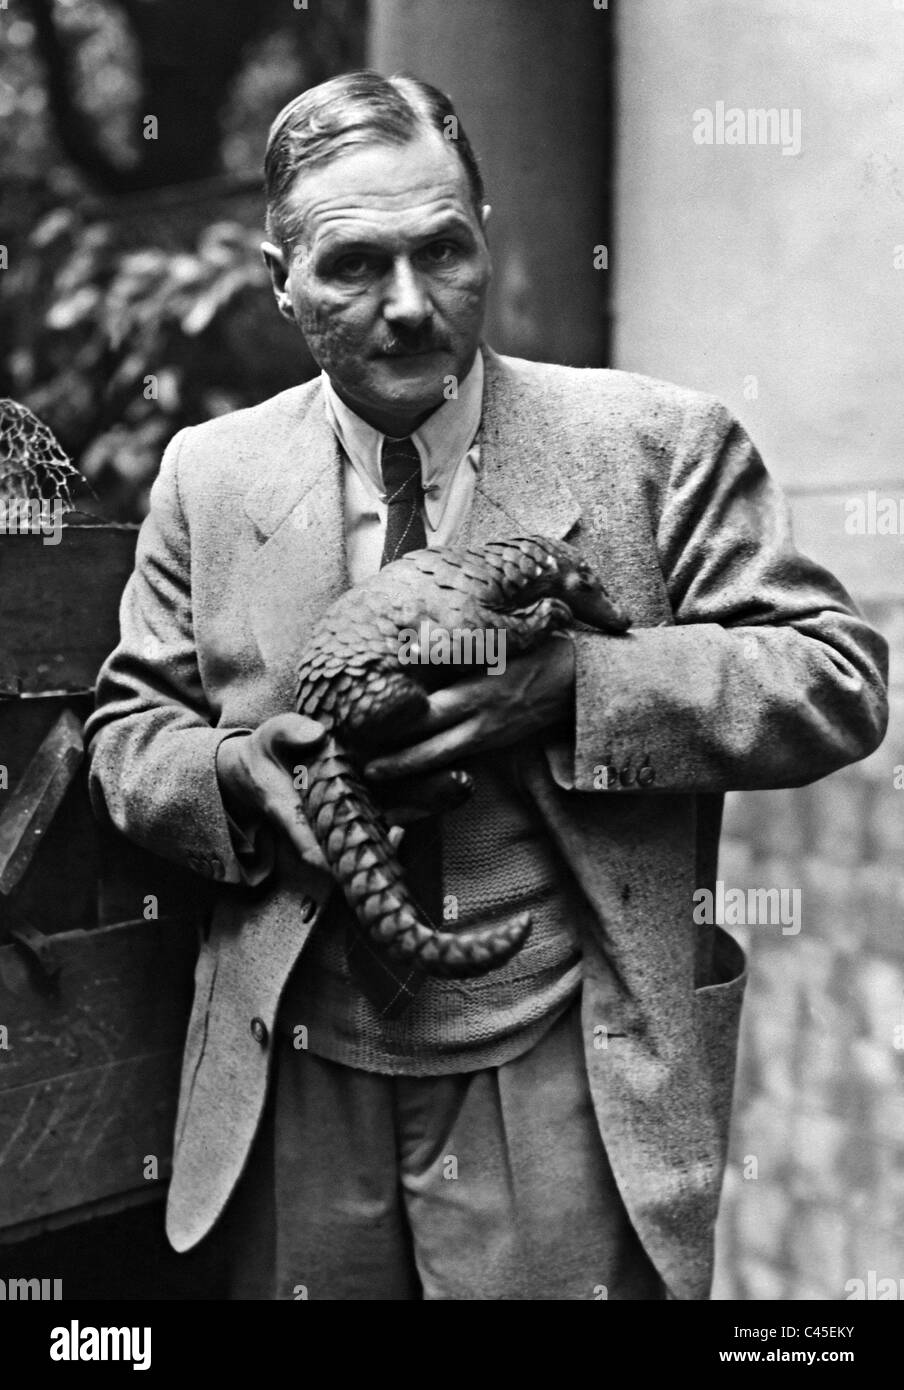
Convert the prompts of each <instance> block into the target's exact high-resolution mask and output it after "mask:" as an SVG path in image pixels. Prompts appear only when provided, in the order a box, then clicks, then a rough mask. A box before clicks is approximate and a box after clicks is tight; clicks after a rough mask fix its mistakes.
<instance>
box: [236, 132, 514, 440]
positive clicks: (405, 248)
mask: <svg viewBox="0 0 904 1390" xmlns="http://www.w3.org/2000/svg"><path fill="white" fill-rule="evenodd" d="M488 212H489V209H488V208H486V209H484V212H483V217H482V218H478V216H477V214H476V212H475V210H474V207H473V205H472V202H471V193H470V186H469V184H468V179H467V175H466V173H465V170H464V167H463V166H462V163H461V161H460V160H459V158H458V156H457V154H456V153H455V150H454V147H453V146H452V145H451V143H450V142H448V141H446V140H443V139H442V137H441V136H439V135H437V134H435V133H434V132H432V131H430V132H426V133H424V134H422V135H419V136H418V137H417V138H416V139H413V140H411V141H410V142H409V143H408V144H406V145H366V146H362V147H361V148H359V149H354V150H351V151H349V152H348V153H347V154H343V155H340V156H339V157H337V158H336V159H335V160H331V161H330V162H329V163H328V164H325V165H323V166H321V167H318V168H315V169H312V170H310V171H308V172H303V173H301V174H300V175H299V176H298V178H297V180H296V182H295V186H294V188H293V189H292V191H291V194H290V197H289V203H288V208H287V213H288V220H289V223H290V225H292V226H294V227H297V228H299V229H300V230H299V234H298V236H297V237H296V240H295V243H294V245H293V248H292V251H291V254H290V256H289V257H288V259H286V258H285V257H284V256H283V255H282V253H281V252H280V251H279V250H278V248H276V247H275V246H272V245H270V244H269V243H265V245H264V248H263V250H264V256H265V259H266V260H267V263H268V266H269V268H270V272H271V275H272V277H273V282H274V288H275V290H276V295H277V303H278V304H279V307H280V311H281V312H282V313H284V314H286V316H287V317H290V318H293V319H294V320H295V322H296V323H297V324H298V326H299V328H300V329H301V331H302V333H303V334H304V336H305V338H306V340H307V344H308V347H309V348H310V350H311V353H312V354H313V356H314V358H315V360H316V361H317V362H318V363H319V365H320V366H321V367H322V368H323V369H324V371H326V373H327V375H328V376H329V377H330V380H331V382H332V384H333V386H334V387H335V389H336V390H337V391H338V393H339V395H340V396H341V397H342V398H343V399H344V400H345V401H346V402H347V403H348V404H349V405H350V406H351V408H352V409H353V410H356V411H357V413H358V414H360V415H362V416H363V417H364V418H365V419H370V420H371V423H373V424H375V425H376V426H377V428H381V427H382V428H383V429H384V431H385V432H387V433H389V432H392V427H393V425H395V427H396V428H400V429H404V430H405V431H406V432H407V431H408V430H409V429H412V428H414V426H415V424H416V423H417V421H418V420H420V419H422V418H424V417H425V416H426V415H428V414H429V413H430V412H431V411H432V410H433V409H435V408H436V407H437V406H438V405H440V404H441V403H442V401H443V400H444V399H445V398H446V396H447V395H448V392H447V391H446V390H445V388H446V387H447V385H448V378H449V377H454V378H456V379H457V380H461V378H462V377H464V376H465V375H466V374H467V372H468V370H469V369H470V367H471V364H472V362H473V360H474V354H475V352H476V350H477V346H478V343H479V341H480V334H481V329H482V325H483V316H484V307H485V302H486V293H487V286H488V284H489V279H490V273H491V267H490V256H489V251H488V250H487V244H486V240H485V237H484V231H483V222H484V221H485V219H486V215H487V214H488Z"/></svg>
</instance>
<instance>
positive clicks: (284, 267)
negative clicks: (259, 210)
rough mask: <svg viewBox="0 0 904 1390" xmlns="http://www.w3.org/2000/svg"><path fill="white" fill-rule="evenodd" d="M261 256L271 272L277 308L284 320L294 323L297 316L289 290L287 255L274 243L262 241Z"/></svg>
mask: <svg viewBox="0 0 904 1390" xmlns="http://www.w3.org/2000/svg"><path fill="white" fill-rule="evenodd" d="M261 255H262V256H263V259H264V265H265V266H266V267H267V270H268V271H269V272H270V283H271V284H272V286H273V293H274V295H275V297H276V307H277V309H278V310H279V312H280V313H281V314H282V316H283V318H287V319H291V320H292V321H293V322H294V319H295V314H294V311H293V309H292V299H291V296H290V295H289V290H288V279H289V266H288V262H287V261H286V253H285V251H283V250H282V249H281V247H279V246H275V245H274V244H273V242H272V241H262V242H261Z"/></svg>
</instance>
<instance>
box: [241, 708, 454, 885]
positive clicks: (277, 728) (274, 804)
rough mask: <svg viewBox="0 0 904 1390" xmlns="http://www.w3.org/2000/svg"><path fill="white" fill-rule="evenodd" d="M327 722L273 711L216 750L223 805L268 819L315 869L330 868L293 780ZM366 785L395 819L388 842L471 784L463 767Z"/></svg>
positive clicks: (246, 821) (247, 817)
mask: <svg viewBox="0 0 904 1390" xmlns="http://www.w3.org/2000/svg"><path fill="white" fill-rule="evenodd" d="M325 738H326V729H325V728H324V726H323V725H322V724H318V723H317V721H316V720H314V719H308V718H307V716H306V715H303V714H275V715H273V716H272V718H270V719H267V720H265V721H264V723H263V724H261V725H260V727H259V728H257V729H255V731H254V733H251V734H234V735H232V736H231V737H230V738H225V739H223V742H222V743H221V744H220V746H219V748H218V749H217V780H218V782H219V785H220V793H221V795H222V798H223V805H224V806H225V808H226V810H227V811H228V813H229V815H230V816H231V817H232V819H233V820H234V821H235V822H236V824H237V825H238V826H239V827H240V829H242V830H245V829H249V830H250V829H253V828H254V827H255V826H256V825H258V824H260V822H261V821H262V820H266V821H268V822H269V823H270V824H271V825H272V826H274V827H275V828H276V829H277V830H279V831H281V832H282V833H283V835H284V836H285V837H286V839H287V840H288V841H289V843H290V844H291V845H292V846H293V848H294V849H295V851H296V853H297V854H298V856H299V858H300V859H302V861H303V862H304V863H306V864H309V865H311V866H312V867H313V868H318V869H324V870H325V869H326V867H327V866H326V862H325V860H324V858H323V855H322V854H321V851H320V846H319V845H318V844H317V841H316V839H315V837H314V832H313V831H312V830H311V828H310V826H309V824H308V821H307V818H306V816H305V814H304V810H303V807H302V804H301V797H300V795H299V791H298V789H297V787H296V785H295V778H296V774H297V773H298V771H299V769H301V768H303V767H307V766H308V765H309V764H310V761H311V759H312V757H314V756H316V754H317V752H318V750H319V749H320V747H321V745H322V743H323V740H324V739H325ZM368 790H369V791H370V792H371V794H372V795H374V796H375V799H376V800H378V801H379V802H380V803H381V804H382V806H383V809H384V812H385V815H386V819H387V820H388V821H389V822H390V825H391V827H392V828H391V829H390V831H389V838H390V842H391V843H392V845H393V847H394V848H397V847H398V845H399V843H400V841H401V839H402V836H403V835H404V833H405V832H404V830H403V828H402V827H403V826H404V825H407V824H409V823H410V822H411V821H413V820H417V819H419V818H421V817H423V816H427V815H437V814H440V813H442V812H443V811H450V810H452V809H454V807H456V806H459V805H461V804H462V802H464V801H466V800H467V799H468V797H469V796H470V794H471V791H472V790H473V784H472V781H471V778H470V777H469V776H468V775H467V774H466V773H464V772H459V771H455V770H453V769H445V770H443V771H442V772H438V773H433V774H430V775H421V776H418V777H406V778H404V779H398V780H397V781H395V782H394V783H389V782H387V783H384V784H383V785H382V786H380V787H379V788H376V787H369V788H368Z"/></svg>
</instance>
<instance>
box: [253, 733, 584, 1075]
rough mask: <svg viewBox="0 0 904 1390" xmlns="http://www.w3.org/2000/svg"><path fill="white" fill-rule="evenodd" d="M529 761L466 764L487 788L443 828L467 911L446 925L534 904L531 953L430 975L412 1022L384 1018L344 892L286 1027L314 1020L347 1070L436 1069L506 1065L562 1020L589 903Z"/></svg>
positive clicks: (446, 861) (312, 1042) (449, 890)
mask: <svg viewBox="0 0 904 1390" xmlns="http://www.w3.org/2000/svg"><path fill="white" fill-rule="evenodd" d="M517 757H518V755H517V751H516V750H511V751H506V752H503V753H496V754H493V755H492V756H486V757H484V758H480V759H471V760H470V761H469V762H468V763H465V764H463V765H464V766H466V767H467V769H468V770H469V771H470V772H471V773H472V775H473V777H474V781H475V791H474V794H473V796H472V797H471V799H470V800H469V801H468V802H467V803H466V804H465V805H464V806H462V807H460V808H459V809H458V810H456V811H453V812H450V813H449V814H448V815H447V816H445V817H444V819H443V823H442V847H443V894H444V895H445V896H446V898H447V900H448V895H449V894H454V895H455V898H456V899H457V904H458V913H459V915H458V919H457V922H448V921H445V922H444V923H443V926H444V928H445V929H448V930H454V929H455V928H456V926H457V927H459V928H461V929H464V928H465V927H471V926H477V925H482V924H483V923H486V922H489V921H493V920H498V919H499V918H502V917H508V916H511V915H512V914H514V913H517V912H522V911H528V912H530V914H531V917H532V919H533V930H532V932H531V935H530V937H529V938H528V941H527V943H526V945H525V946H524V948H523V949H522V950H521V951H520V952H518V954H517V955H515V956H514V957H513V958H512V959H511V960H510V961H509V962H507V964H506V965H504V966H502V967H501V968H500V969H498V970H494V971H491V972H490V973H489V974H488V975H483V976H479V977H477V978H474V979H468V980H438V979H433V978H431V979H428V980H427V981H426V982H425V984H424V985H423V986H422V988H421V989H420V991H419V993H418V994H417V996H416V997H415V999H414V1001H413V1003H412V1004H411V1005H410V1007H409V1008H408V1010H407V1012H406V1013H405V1014H403V1015H402V1017H401V1018H398V1019H392V1020H388V1019H383V1018H381V1017H380V1015H379V1014H378V1012H377V1010H376V1009H375V1007H374V1006H373V1004H372V1003H371V1002H370V1001H369V1000H368V999H367V998H366V996H365V995H364V994H363V993H362V992H361V991H360V989H359V988H358V987H357V985H356V983H355V981H354V980H353V979H352V977H351V975H350V973H349V969H348V965H347V963H346V959H345V944H344V940H345V930H344V926H343V922H344V915H343V914H344V904H342V903H338V904H337V903H336V895H334V899H333V906H332V908H328V909H327V911H326V913H325V914H324V916H323V918H322V920H321V921H320V922H319V923H318V925H317V927H316V928H315V930H314V932H313V933H312V936H311V939H310V941H309V942H308V944H307V945H306V947H305V949H304V951H303V952H302V954H301V957H300V959H299V961H298V963H297V965H296V967H295V969H294V971H293V973H292V975H291V976H290V979H289V982H288V984H287V986H286V992H285V995H284V996H283V1003H282V1007H281V1010H280V1016H279V1026H280V1027H281V1028H282V1029H283V1030H285V1031H288V1032H293V1033H294V1030H295V1028H297V1027H298V1025H303V1026H304V1027H305V1028H306V1030H307V1033H306V1044H307V1047H308V1048H309V1049H310V1051H312V1052H314V1053H316V1054H317V1055H318V1056H321V1057H326V1058H329V1059H330V1060H332V1061H335V1062H342V1063H344V1064H345V1065H346V1066H351V1067H358V1068H360V1069H361V1070H364V1071H376V1072H383V1073H387V1074H394V1075H404V1076H429V1075H441V1074H444V1073H449V1072H462V1071H476V1070H479V1069H482V1068H484V1067H496V1066H501V1065H502V1064H503V1063H504V1062H507V1061H511V1060H512V1059H513V1058H514V1057H517V1056H519V1055H520V1054H521V1053H522V1052H526V1051H527V1050H528V1049H529V1048H531V1047H533V1045H534V1044H535V1043H536V1042H538V1041H539V1039H540V1038H541V1037H542V1035H543V1034H544V1033H545V1032H546V1030H547V1029H548V1028H550V1027H551V1026H552V1025H553V1023H554V1022H555V1021H556V1019H557V1018H559V1016H560V1015H561V1013H562V1012H563V1011H564V1009H565V1008H566V1007H567V1006H568V1004H569V1003H570V1002H571V1001H572V1000H573V999H574V997H575V995H576V994H577V992H578V990H579V989H580V983H581V954H580V949H579V946H578V941H577V935H576V931H575V921H576V914H578V913H579V912H581V911H584V910H586V909H585V908H584V906H583V902H582V899H581V895H580V893H579V891H578V889H577V886H576V884H575V883H574V880H573V879H572V878H571V876H570V875H569V873H568V871H567V870H566V869H565V867H564V865H563V864H562V862H561V860H560V859H559V857H558V855H557V853H556V850H555V848H554V847H553V845H552V844H551V842H550V839H549V836H548V834H546V833H545V832H544V830H543V827H542V825H541V824H540V822H539V820H538V817H537V815H536V812H535V811H534V810H533V808H532V807H531V806H530V804H529V802H528V801H527V800H526V798H525V797H524V795H523V794H522V792H521V790H520V787H519V779H518V767H517ZM296 1036H304V1035H300V1034H297V1035H296Z"/></svg>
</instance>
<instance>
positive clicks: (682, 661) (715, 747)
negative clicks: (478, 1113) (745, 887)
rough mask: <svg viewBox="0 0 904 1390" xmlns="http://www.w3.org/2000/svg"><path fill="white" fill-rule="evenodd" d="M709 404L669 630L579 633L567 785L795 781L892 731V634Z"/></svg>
mask: <svg viewBox="0 0 904 1390" xmlns="http://www.w3.org/2000/svg"><path fill="white" fill-rule="evenodd" d="M704 401H705V404H704V405H703V406H702V407H700V408H698V410H697V411H696V412H695V418H694V420H693V421H692V422H691V423H690V425H689V426H686V427H685V438H684V440H683V441H682V446H681V447H679V448H678V449H676V450H675V456H674V460H673V462H672V467H671V472H670V476H669V479H668V482H667V485H666V488H665V495H664V499H663V503H662V508H661V512H660V517H659V525H658V533H657V548H658V552H659V557H660V564H661V568H662V574H663V578H664V581H665V585H666V588H667V592H668V596H669V600H670V607H671V612H672V618H673V622H672V623H671V624H670V625H665V626H661V627H647V628H639V629H637V630H635V631H633V632H631V633H629V634H627V635H626V636H625V637H622V638H611V637H605V636H602V635H600V634H596V633H575V634H574V643H575V658H576V662H575V664H576V692H575V703H576V720H575V737H574V745H573V748H572V749H570V750H567V751H566V750H564V749H563V748H562V747H559V748H557V749H555V750H552V756H551V766H552V770H553V775H554V777H555V779H556V781H557V782H558V783H559V785H561V786H563V787H566V788H569V789H571V788H574V789H576V790H579V791H591V790H610V791H611V790H619V791H623V790H634V791H636V790H641V791H643V790H646V791H657V790H658V791H675V792H691V791H692V792H724V791H728V790H730V789H745V788H766V787H790V786H800V785H802V784H804V783H806V782H811V781H814V780H816V779H817V778H819V777H824V776H826V774H828V773H830V772H833V771H835V770H836V769H837V768H840V767H843V766H844V765H845V764H846V763H850V762H854V761H856V760H857V759H858V758H863V757H865V756H866V755H867V754H868V753H870V752H872V751H873V749H875V748H876V747H877V746H878V744H879V743H880V742H881V740H882V738H883V735H884V733H885V727H886V722H887V700H886V679H887V659H888V652H887V645H886V643H885V641H884V639H883V638H882V637H881V636H880V635H879V634H878V633H877V632H875V631H874V630H873V629H872V628H871V627H869V626H868V624H867V623H866V622H864V620H863V618H862V617H861V616H860V614H859V613H858V611H857V609H856V608H855V606H854V604H853V603H852V601H851V599H850V598H849V596H848V594H847V593H846V592H845V590H844V589H843V588H842V587H841V585H840V584H839V583H838V582H837V581H836V580H835V579H834V578H833V577H832V575H831V574H829V573H828V572H827V571H826V570H824V569H822V568H821V567H820V566H818V565H816V564H814V563H812V562H811V561H810V560H807V559H806V558H804V557H803V556H801V555H800V554H798V552H797V551H796V550H795V548H794V545H793V542H792V539H791V529H790V520H789V514H788V507H787V504H786V502H785V500H784V498H783V496H782V494H781V492H780V490H779V489H778V487H777V486H776V484H775V483H774V482H773V481H772V479H771V478H770V477H769V475H768V473H767V472H766V470H765V468H764V466H763V463H762V460H761V459H760V457H759V454H758V453H757V451H756V449H755V448H754V446H753V444H752V443H751V441H750V439H749V438H748V436H747V434H746V433H745V431H744V430H743V428H742V427H741V426H740V425H739V424H738V422H737V421H736V420H734V419H733V418H732V417H731V415H729V413H728V412H727V411H726V410H725V409H724V407H722V406H720V405H718V403H717V402H715V401H711V400H709V399H708V398H704Z"/></svg>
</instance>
